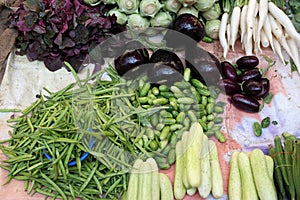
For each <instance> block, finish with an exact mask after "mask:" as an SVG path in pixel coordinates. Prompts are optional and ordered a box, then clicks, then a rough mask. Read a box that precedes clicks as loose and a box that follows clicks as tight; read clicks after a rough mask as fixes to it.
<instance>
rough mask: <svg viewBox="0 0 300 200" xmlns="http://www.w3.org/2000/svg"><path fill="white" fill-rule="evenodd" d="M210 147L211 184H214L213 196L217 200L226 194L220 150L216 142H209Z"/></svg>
mask: <svg viewBox="0 0 300 200" xmlns="http://www.w3.org/2000/svg"><path fill="white" fill-rule="evenodd" d="M208 145H209V159H210V166H211V171H212V172H213V173H212V175H211V184H212V189H211V191H212V195H213V197H215V198H221V197H222V196H223V193H224V188H223V177H222V172H221V167H220V163H219V157H218V150H217V146H216V144H215V142H214V141H212V140H208Z"/></svg>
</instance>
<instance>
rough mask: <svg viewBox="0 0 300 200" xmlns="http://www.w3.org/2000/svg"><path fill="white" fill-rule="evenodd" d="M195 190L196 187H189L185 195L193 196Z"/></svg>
mask: <svg viewBox="0 0 300 200" xmlns="http://www.w3.org/2000/svg"><path fill="white" fill-rule="evenodd" d="M196 192H197V188H190V189H188V190H187V191H186V193H187V195H189V196H193V195H194V194H196Z"/></svg>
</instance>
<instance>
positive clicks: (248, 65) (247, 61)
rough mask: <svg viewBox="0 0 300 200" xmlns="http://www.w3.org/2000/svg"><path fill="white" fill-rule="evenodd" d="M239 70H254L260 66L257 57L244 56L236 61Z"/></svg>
mask: <svg viewBox="0 0 300 200" xmlns="http://www.w3.org/2000/svg"><path fill="white" fill-rule="evenodd" d="M236 64H237V65H238V68H239V69H241V70H248V69H253V68H254V67H256V66H257V65H258V64H259V60H258V58H257V57H256V56H243V57H241V58H239V59H238V60H237V61H236Z"/></svg>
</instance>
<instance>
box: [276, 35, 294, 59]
mask: <svg viewBox="0 0 300 200" xmlns="http://www.w3.org/2000/svg"><path fill="white" fill-rule="evenodd" d="M278 42H279V43H280V44H281V46H282V47H283V48H284V49H285V51H286V52H287V54H288V55H289V56H290V57H291V58H292V59H293V60H295V58H294V55H293V53H292V52H291V49H290V47H289V45H288V43H287V41H286V38H285V36H284V35H282V37H281V38H280V40H278Z"/></svg>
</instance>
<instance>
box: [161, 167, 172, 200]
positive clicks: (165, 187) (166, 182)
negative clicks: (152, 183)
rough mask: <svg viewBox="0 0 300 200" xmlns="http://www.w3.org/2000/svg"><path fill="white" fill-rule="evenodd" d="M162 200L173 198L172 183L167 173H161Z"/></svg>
mask: <svg viewBox="0 0 300 200" xmlns="http://www.w3.org/2000/svg"><path fill="white" fill-rule="evenodd" d="M159 185H160V200H173V199H174V197H173V191H172V183H171V181H170V179H169V178H168V177H167V175H165V174H162V173H159Z"/></svg>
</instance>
